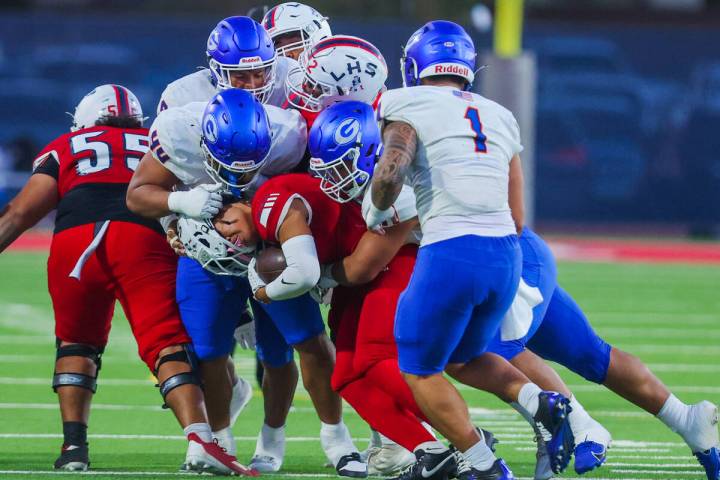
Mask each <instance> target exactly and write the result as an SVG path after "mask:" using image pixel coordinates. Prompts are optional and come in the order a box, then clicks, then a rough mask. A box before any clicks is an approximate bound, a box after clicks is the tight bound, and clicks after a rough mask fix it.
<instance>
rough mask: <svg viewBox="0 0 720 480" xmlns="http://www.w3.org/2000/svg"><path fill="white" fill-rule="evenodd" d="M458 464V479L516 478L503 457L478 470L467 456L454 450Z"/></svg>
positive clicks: (508, 479)
mask: <svg viewBox="0 0 720 480" xmlns="http://www.w3.org/2000/svg"><path fill="white" fill-rule="evenodd" d="M453 453H454V456H455V460H456V464H457V471H456V475H457V477H456V478H457V479H458V480H514V479H515V477H514V476H513V473H512V471H510V468H508V466H507V465H506V464H505V461H504V460H503V459H502V458H498V459H497V460H495V462H494V463H493V464H492V466H491V467H490V468H488V469H487V470H478V469H476V468H474V467H473V466H472V465H470V463H469V462H468V461H467V459H466V458H465V456H464V455H463V454H462V453H460V452H459V451H457V450H455V451H454V452H453Z"/></svg>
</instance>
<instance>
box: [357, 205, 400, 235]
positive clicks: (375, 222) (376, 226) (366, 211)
mask: <svg viewBox="0 0 720 480" xmlns="http://www.w3.org/2000/svg"><path fill="white" fill-rule="evenodd" d="M394 213H395V210H393V208H392V207H390V208H388V209H386V210H380V209H379V208H377V207H376V206H375V204H373V203H372V202H368V206H367V207H365V208H363V218H364V219H365V223H366V224H367V227H368V230H372V231H373V232H375V233H379V234H380V235H384V234H385V229H384V228H383V223H384V222H385V221H387V220H390V219H391V218H392V216H393V214H394Z"/></svg>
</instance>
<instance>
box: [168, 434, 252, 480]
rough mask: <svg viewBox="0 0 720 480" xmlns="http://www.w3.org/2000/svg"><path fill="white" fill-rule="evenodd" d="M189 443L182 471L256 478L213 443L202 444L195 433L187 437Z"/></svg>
mask: <svg viewBox="0 0 720 480" xmlns="http://www.w3.org/2000/svg"><path fill="white" fill-rule="evenodd" d="M188 441H189V442H190V445H189V448H188V455H187V457H186V461H185V464H183V467H182V469H183V470H189V471H193V472H198V473H210V474H215V475H244V476H247V477H257V476H258V472H257V471H256V470H253V469H251V468H248V467H246V466H245V465H242V464H241V463H240V462H238V461H237V458H235V457H233V456H232V455H228V454H227V453H225V452H224V451H223V449H222V448H221V447H220V446H218V445H217V444H216V443H213V442H203V441H202V439H201V438H200V437H199V436H198V435H197V434H195V433H191V434H189V435H188Z"/></svg>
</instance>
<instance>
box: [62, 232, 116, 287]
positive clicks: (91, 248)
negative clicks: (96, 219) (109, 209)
mask: <svg viewBox="0 0 720 480" xmlns="http://www.w3.org/2000/svg"><path fill="white" fill-rule="evenodd" d="M108 225H110V220H105V222H103V224H102V227H100V231H98V233H97V234H96V235H95V238H93V241H92V242H90V245H88V247H87V248H86V249H85V251H84V252H83V253H82V255H80V258H78V261H77V263H76V264H75V268H73V269H72V272H70V277H71V278H77V279H78V280H80V275H81V274H82V269H83V267H84V266H85V262H87V261H88V259H89V258H90V255H92V254H93V253H94V252H95V250H97V247H98V245H100V242H101V241H102V239H103V237H104V236H105V232H106V231H107V229H108Z"/></svg>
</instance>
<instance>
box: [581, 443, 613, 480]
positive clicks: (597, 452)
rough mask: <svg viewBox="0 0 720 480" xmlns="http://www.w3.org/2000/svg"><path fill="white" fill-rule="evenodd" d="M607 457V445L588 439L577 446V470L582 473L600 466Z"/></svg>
mask: <svg viewBox="0 0 720 480" xmlns="http://www.w3.org/2000/svg"><path fill="white" fill-rule="evenodd" d="M606 459H607V448H605V445H603V444H601V443H597V442H592V441H589V440H586V441H584V442H581V443H580V444H578V445H577V446H576V447H575V471H576V472H577V473H578V474H579V475H582V474H583V473H587V472H589V471H591V470H594V469H596V468H598V467H599V466H600V465H602V464H603V463H605V460H606Z"/></svg>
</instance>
